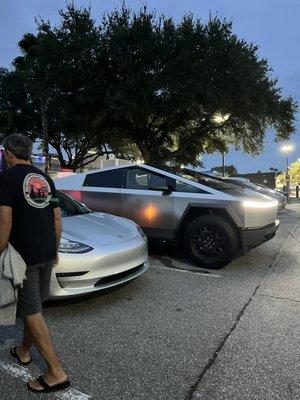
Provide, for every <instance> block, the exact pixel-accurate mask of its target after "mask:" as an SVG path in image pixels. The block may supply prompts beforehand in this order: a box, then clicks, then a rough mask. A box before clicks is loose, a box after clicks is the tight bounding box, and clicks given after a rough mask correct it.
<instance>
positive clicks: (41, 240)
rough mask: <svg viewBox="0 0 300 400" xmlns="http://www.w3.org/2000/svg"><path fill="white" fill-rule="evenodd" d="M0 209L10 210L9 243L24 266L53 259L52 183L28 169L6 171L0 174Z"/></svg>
mask: <svg viewBox="0 0 300 400" xmlns="http://www.w3.org/2000/svg"><path fill="white" fill-rule="evenodd" d="M0 206H8V207H11V208H12V230H11V235H10V238H9V242H10V243H11V244H12V245H13V247H14V248H15V249H16V250H17V251H18V252H19V253H20V255H21V256H22V258H23V259H24V261H25V263H26V264H27V265H34V264H38V263H41V262H45V261H51V260H53V259H54V258H55V257H56V235H55V229H54V213H53V209H54V208H55V207H57V206H58V201H57V196H56V190H55V186H54V183H53V181H52V179H50V178H49V177H48V176H47V175H46V174H44V173H43V172H42V171H40V170H39V169H38V168H36V167H34V166H32V165H27V164H18V165H16V166H14V167H12V168H8V169H7V170H6V171H4V172H2V173H0Z"/></svg>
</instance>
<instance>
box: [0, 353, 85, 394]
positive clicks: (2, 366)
mask: <svg viewBox="0 0 300 400" xmlns="http://www.w3.org/2000/svg"><path fill="white" fill-rule="evenodd" d="M0 370H2V371H4V372H6V373H7V374H9V375H11V376H13V377H15V378H19V379H21V380H22V381H24V382H28V381H30V380H32V379H34V378H35V377H34V376H33V375H32V373H31V372H30V371H29V369H28V368H25V367H22V366H21V365H18V364H13V363H10V362H7V361H1V360H0ZM53 396H54V397H56V398H57V399H62V400H87V399H90V398H91V396H88V395H87V394H84V393H81V392H79V391H78V390H76V389H68V390H67V391H65V392H57V393H53Z"/></svg>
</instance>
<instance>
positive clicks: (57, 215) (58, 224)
mask: <svg viewBox="0 0 300 400" xmlns="http://www.w3.org/2000/svg"><path fill="white" fill-rule="evenodd" d="M54 228H55V236H56V252H57V259H56V260H55V265H56V264H57V263H58V249H59V245H60V238H61V215H60V208H59V207H56V208H54Z"/></svg>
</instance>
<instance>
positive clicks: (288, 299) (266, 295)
mask: <svg viewBox="0 0 300 400" xmlns="http://www.w3.org/2000/svg"><path fill="white" fill-rule="evenodd" d="M258 295H259V296H264V297H271V298H272V299H277V300H287V301H291V302H293V303H300V300H295V299H290V298H288V297H281V296H272V295H271V294H265V293H258Z"/></svg>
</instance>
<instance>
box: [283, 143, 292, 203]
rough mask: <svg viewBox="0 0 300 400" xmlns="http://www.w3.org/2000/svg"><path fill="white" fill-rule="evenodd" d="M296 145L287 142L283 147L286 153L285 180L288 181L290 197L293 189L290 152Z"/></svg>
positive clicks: (287, 187) (287, 186)
mask: <svg viewBox="0 0 300 400" xmlns="http://www.w3.org/2000/svg"><path fill="white" fill-rule="evenodd" d="M293 149H294V146H293V145H292V144H286V145H284V146H282V147H281V150H282V151H283V152H284V153H286V173H285V181H286V189H287V194H288V197H289V196H290V191H291V177H290V167H289V152H290V151H293Z"/></svg>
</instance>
